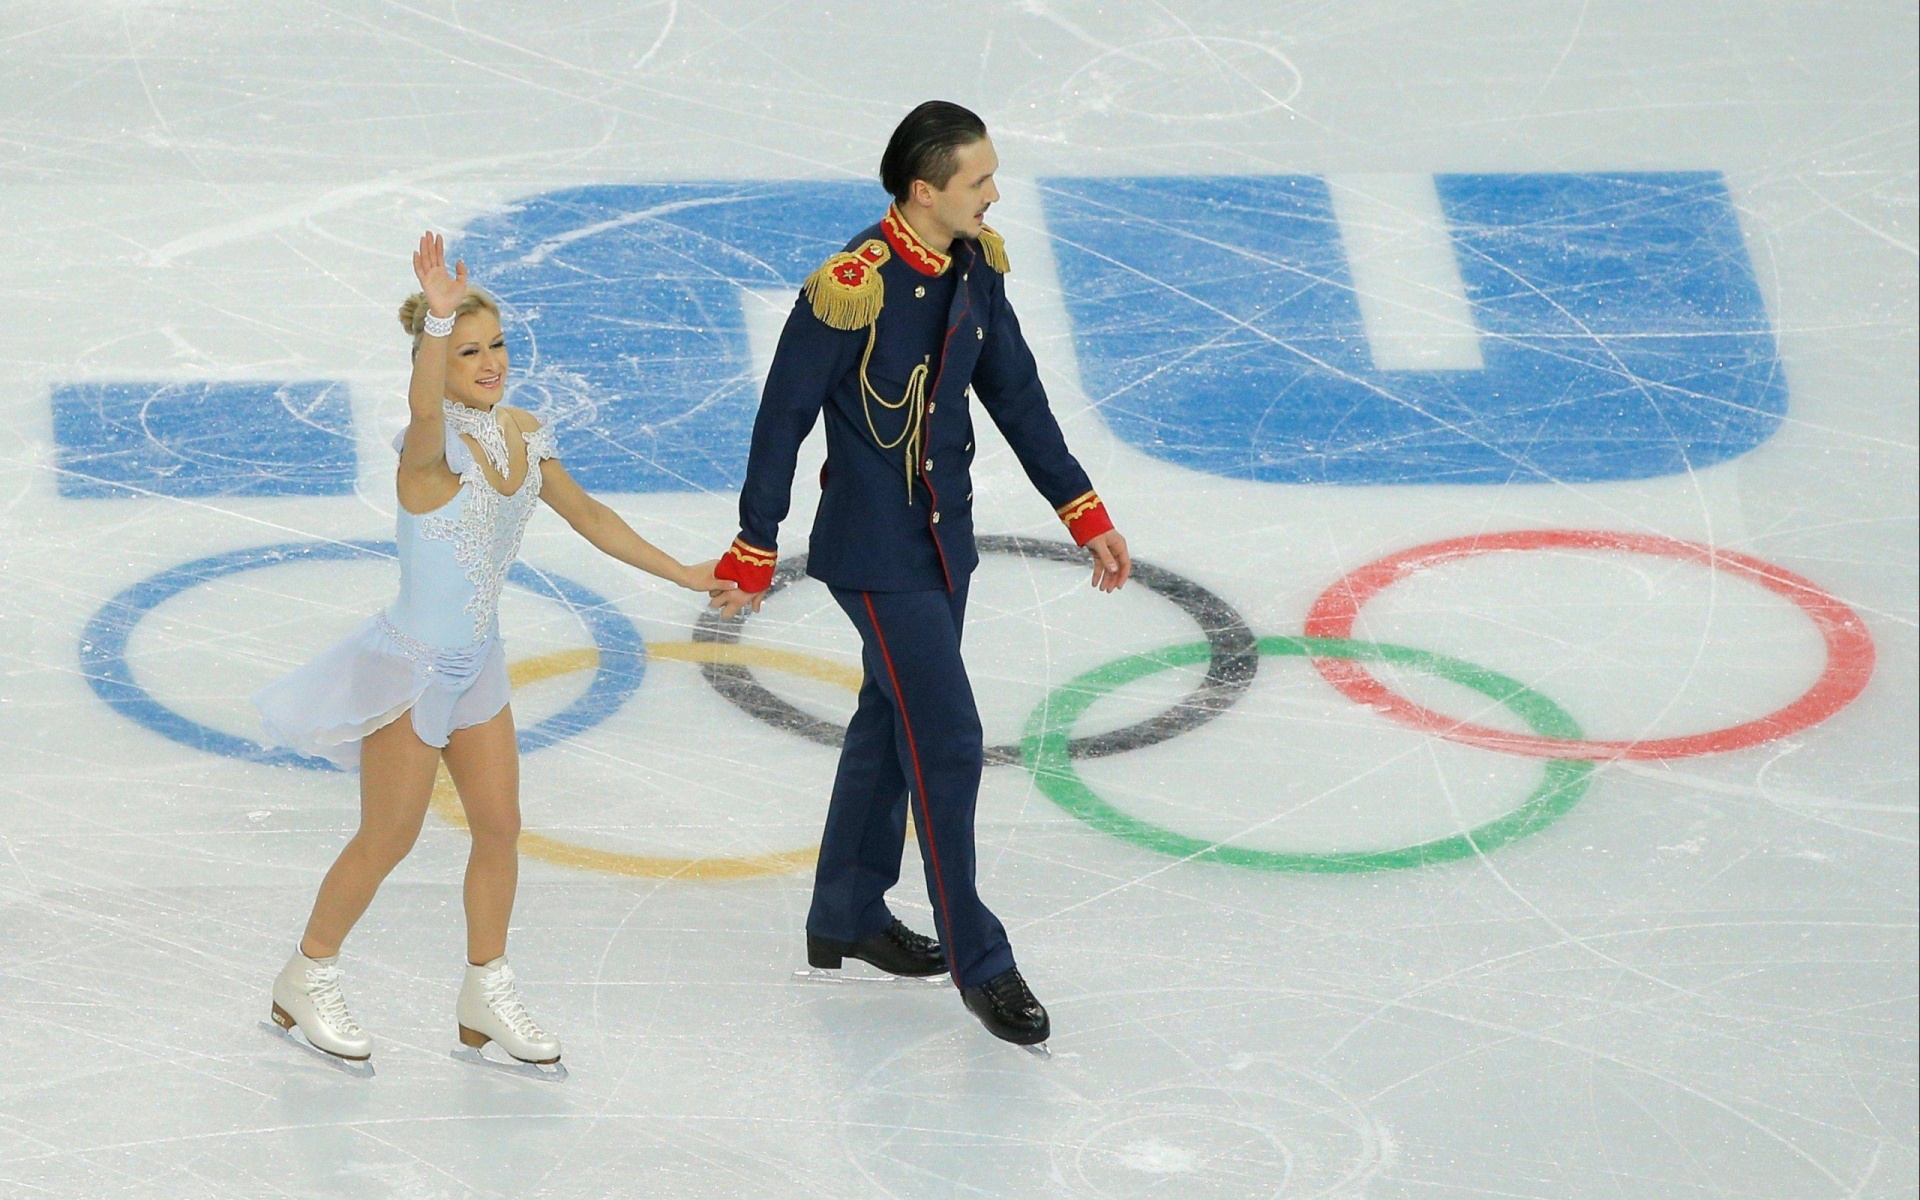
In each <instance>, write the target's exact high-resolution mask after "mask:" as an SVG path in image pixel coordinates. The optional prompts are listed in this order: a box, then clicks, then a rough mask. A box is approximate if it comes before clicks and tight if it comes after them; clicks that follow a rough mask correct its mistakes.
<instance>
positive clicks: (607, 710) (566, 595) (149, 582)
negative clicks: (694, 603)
mask: <svg viewBox="0 0 1920 1200" xmlns="http://www.w3.org/2000/svg"><path fill="white" fill-rule="evenodd" d="M396 553H397V551H396V549H395V547H394V544H393V543H392V542H286V543H283V544H281V545H277V546H255V547H253V548H251V549H247V550H234V551H231V552H230V553H227V554H216V555H213V556H212V557H210V558H199V559H195V560H194V561H192V562H189V563H182V564H180V565H179V566H177V567H173V568H171V569H169V570H166V571H162V572H161V573H160V574H158V575H154V576H152V577H150V578H147V579H144V580H142V581H140V582H139V583H136V584H134V585H133V586H132V587H129V588H127V589H126V590H124V591H122V592H121V593H120V594H119V595H117V596H115V597H114V598H113V599H111V600H109V601H107V602H106V603H105V604H104V605H102V606H101V608H100V611H99V612H97V613H95V614H94V615H93V619H92V620H91V621H88V622H87V627H86V630H85V631H84V632H83V633H82V634H81V635H80V667H81V671H82V673H84V674H85V675H86V677H87V682H88V684H90V685H91V686H92V687H93V690H94V694H95V695H97V696H99V697H100V698H101V699H102V700H105V701H106V702H107V704H108V705H110V706H111V707H112V708H113V710H114V711H115V712H118V713H119V714H120V715H121V716H123V717H126V718H127V719H128V720H131V721H134V722H136V723H138V724H140V725H144V726H145V727H147V728H148V729H151V730H152V731H153V732H155V733H157V734H159V735H160V736H161V737H164V738H167V739H169V740H171V741H175V742H179V743H180V744H181V745H183V746H191V747H193V748H194V749H195V750H205V751H208V752H210V753H213V754H221V755H225V756H226V757H228V758H237V759H240V760H242V761H244V762H257V763H265V764H267V765H269V766H277V767H305V768H307V769H309V770H316V771H334V770H338V769H339V768H337V767H335V766H334V765H333V764H332V763H330V762H328V761H326V760H325V759H322V758H310V757H308V756H307V755H304V754H296V753H295V752H293V751H292V750H287V749H283V748H269V747H266V746H262V745H261V744H259V743H258V742H254V741H249V740H248V739H246V738H243V737H236V736H235V735H233V734H230V733H222V732H221V731H220V730H218V729H214V728H211V727H210V726H206V725H202V724H200V723H199V722H198V721H193V720H189V719H188V718H186V717H184V716H182V715H180V714H179V713H177V712H175V711H174V710H173V709H171V708H168V707H167V706H166V705H165V704H162V703H161V702H160V701H159V700H157V699H155V698H154V696H153V694H152V693H151V692H149V691H147V689H146V688H144V687H141V686H140V684H139V682H138V681H137V680H135V679H134V677H133V666H132V664H130V663H129V662H128V661H127V643H128V641H129V640H130V639H131V638H132V637H133V631H134V630H135V629H136V628H138V627H139V625H140V622H141V621H142V620H144V619H145V618H146V616H147V614H148V613H150V612H152V611H153V610H154V609H156V608H158V607H159V606H160V605H161V604H164V603H165V602H166V601H168V600H170V599H172V598H173V597H175V596H178V595H180V594H181V593H182V592H186V591H188V590H190V589H192V588H196V587H198V586H200V585H201V584H203V583H210V582H212V581H213V580H215V579H221V578H224V577H225V576H228V575H238V574H240V573H241V572H243V571H253V570H257V569H259V568H261V567H276V566H280V565H281V564H283V563H290V562H299V561H303V560H317V561H331V560H341V559H345V560H355V561H357V560H361V559H370V558H371V559H391V558H393V557H394V555H395V554H396ZM507 579H508V581H509V582H511V583H513V584H514V585H515V586H517V587H521V588H524V589H526V590H527V591H529V592H532V593H533V594H535V595H536V596H545V597H547V598H548V599H550V600H555V601H558V602H559V603H561V604H564V605H565V606H566V607H567V609H568V610H569V611H571V612H572V613H573V615H574V616H576V617H578V618H579V619H580V622H581V624H583V625H585V626H586V627H587V631H588V633H590V634H591V635H592V636H593V644H594V649H596V650H597V651H599V654H600V664H599V666H598V667H596V668H595V670H594V673H593V679H592V681H591V682H590V683H589V684H588V685H587V690H586V692H585V693H583V694H582V695H581V696H580V698H579V699H577V700H575V701H574V702H573V703H572V704H569V705H568V706H567V707H566V708H564V709H562V710H561V711H560V712H557V713H555V714H554V715H552V716H550V717H548V718H547V719H546V720H544V721H541V722H539V723H538V724H536V725H533V726H530V727H529V728H526V729H523V730H521V731H520V752H521V753H522V754H526V753H529V752H531V751H534V750H539V749H541V748H542V747H545V746H551V745H553V744H554V743H555V742H558V741H561V740H563V739H565V738H570V737H574V736H576V735H578V734H580V733H584V732H585V731H587V730H589V729H591V728H593V727H594V726H595V725H598V724H600V723H601V722H602V721H604V720H606V719H607V718H608V717H610V716H612V715H613V714H614V713H615V712H616V711H617V710H618V709H619V708H620V706H621V705H623V704H625V703H626V702H627V700H628V698H629V697H631V696H632V695H633V693H634V692H635V690H637V689H638V688H639V686H640V679H641V677H642V676H643V675H645V674H646V667H647V646H646V642H645V641H644V640H643V639H642V638H641V636H640V631H639V630H638V629H637V628H635V627H634V624H633V622H632V620H631V619H629V618H628V617H627V616H626V614H624V613H622V612H621V611H620V610H619V609H617V608H615V607H614V606H613V604H612V603H611V602H610V601H608V600H607V599H606V598H604V597H602V596H600V595H599V594H598V593H596V592H594V591H593V590H592V589H590V588H587V587H585V586H583V585H581V584H578V583H575V582H573V581H572V580H570V579H566V578H564V577H561V576H558V575H551V574H548V573H546V572H543V571H536V570H534V569H533V568H532V567H529V566H527V565H526V564H525V563H515V564H513V569H512V570H511V571H510V572H508V574H507Z"/></svg>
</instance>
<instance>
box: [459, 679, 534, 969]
mask: <svg viewBox="0 0 1920 1200" xmlns="http://www.w3.org/2000/svg"><path fill="white" fill-rule="evenodd" d="M446 760H447V770H448V772H449V773H451V774H452V775H453V784H454V786H455V787H456V788H458V789H459V790H460V806H461V807H462V808H464V809H466V811H467V828H468V829H469V830H470V831H471V832H472V833H473V849H472V850H470V851H469V852H468V854H467V885H466V893H465V898H466V908H467V961H468V962H470V963H472V964H473V965H474V966H476V967H477V966H484V965H485V964H487V963H489V962H492V961H493V960H494V959H496V958H499V957H500V956H501V955H502V954H505V953H506V952H507V924H508V922H509V921H511V920H512V919H513V894H514V889H515V888H517V887H518V886H519V883H520V747H519V745H518V743H517V742H516V741H515V740H514V732H513V710H512V709H511V708H503V709H501V710H500V715H498V716H496V717H494V718H493V719H492V720H490V721H486V722H484V723H482V724H479V725H472V726H469V727H467V728H466V729H460V730H456V731H455V732H454V734H453V738H452V740H450V741H449V742H448V743H447V749H446Z"/></svg>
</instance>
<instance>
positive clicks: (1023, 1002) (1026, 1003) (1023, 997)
mask: <svg viewBox="0 0 1920 1200" xmlns="http://www.w3.org/2000/svg"><path fill="white" fill-rule="evenodd" d="M981 987H982V988H983V989H984V990H985V991H986V993H987V995H989V996H992V997H993V998H994V1000H996V1001H998V1002H999V1004H1000V1007H1002V1008H1004V1009H1008V1010H1010V1011H1013V1012H1027V1011H1031V1010H1032V1009H1036V1008H1039V1007H1040V1001H1039V1000H1038V999H1036V998H1035V997H1034V994H1033V991H1032V989H1030V988H1029V987H1027V981H1026V980H1025V979H1023V978H1021V976H1020V972H1018V971H1005V972H1002V973H1001V974H999V975H996V976H994V977H993V978H992V979H989V980H987V982H986V983H984V984H982V985H981Z"/></svg>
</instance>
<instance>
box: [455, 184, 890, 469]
mask: <svg viewBox="0 0 1920 1200" xmlns="http://www.w3.org/2000/svg"><path fill="white" fill-rule="evenodd" d="M886 203H887V198H886V194H885V193H884V192H883V191H882V190H881V189H880V188H879V186H878V185H876V184H873V183H861V182H815V183H804V182H803V183H793V182H774V183H743V182H739V181H733V182H723V183H673V184H649V185H620V186H604V187H598V186H597V187H582V188H574V189H571V190H567V191H559V192H549V193H547V194H545V195H541V196H536V197H534V198H533V199H531V200H527V201H524V202H522V203H520V204H517V205H515V206H514V207H513V208H512V209H510V210H508V211H507V212H505V213H502V214H499V215H496V216H490V217H487V218H485V219H483V220H479V221H476V222H475V223H474V224H473V225H471V226H470V227H469V228H468V229H467V230H466V232H465V234H464V235H463V236H462V237H461V238H460V239H459V244H458V246H457V250H458V253H459V254H460V255H461V256H462V257H464V258H465V259H466V261H467V264H468V266H469V267H470V268H471V269H472V270H473V274H474V277H475V279H476V280H477V281H479V282H480V283H482V284H483V285H484V286H486V287H488V288H489V289H491V290H492V291H493V292H494V293H495V294H496V295H498V296H499V297H500V299H501V300H502V301H504V302H505V306H506V309H507V313H506V316H507V334H508V339H509V348H510V350H511V351H512V353H513V356H514V367H515V373H516V374H517V375H518V376H519V380H518V382H517V384H516V388H517V390H516V392H515V396H516V397H517V400H516V402H517V403H519V404H521V405H523V406H525V407H529V408H533V409H536V410H540V411H543V412H544V413H545V414H546V415H548V416H549V417H551V418H552V419H553V421H554V427H555V430H556V432H557V434H558V437H559V439H560V451H561V458H562V460H563V461H564V462H565V463H566V464H567V470H568V471H570V472H571V473H572V474H573V475H574V477H575V478H577V479H579V480H580V482H581V483H582V484H584V485H585V486H586V487H588V488H590V489H599V490H606V491H620V492H672V491H722V492H725V491H733V490H735V489H737V488H738V487H739V486H740V482H741V479H742V477H743V476H744V474H745V472H746V461H747V443H748V440H749V438H750V437H751V435H752V432H753V418H754V413H755V412H756V411H757V409H758V407H759V402H760V396H759V391H758V387H757V385H756V382H755V380H754V377H753V371H752V363H751V361H750V357H749V352H748V340H747V324H746V312H745V309H744V307H743V305H742V299H743V297H742V295H741V289H743V288H753V289H784V290H786V291H788V292H790V293H792V292H796V291H797V289H798V288H799V286H800V283H801V281H802V280H804V279H805V278H806V277H807V275H808V274H809V273H811V272H812V271H813V269H814V268H816V267H818V266H819V265H820V264H821V262H823V261H824V260H825V259H826V257H827V256H828V255H829V254H832V253H834V252H835V251H837V250H839V249H840V248H841V247H842V246H843V245H845V244H846V241H847V239H848V238H849V237H851V236H852V235H853V234H855V233H856V232H858V231H859V230H861V229H864V228H865V227H867V226H868V225H871V224H873V223H874V222H875V221H876V220H878V219H879V217H880V214H881V213H882V212H884V211H885V210H886ZM787 302H789V303H790V302H791V296H789V297H788V299H787Z"/></svg>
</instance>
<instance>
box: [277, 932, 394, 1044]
mask: <svg viewBox="0 0 1920 1200" xmlns="http://www.w3.org/2000/svg"><path fill="white" fill-rule="evenodd" d="M339 962H340V956H339V955H337V954H336V955H334V956H333V957H331V958H308V957H307V956H306V955H305V954H302V953H301V952H300V951H299V950H297V949H296V950H295V951H294V952H293V957H292V958H290V959H288V960H287V965H286V966H284V967H282V968H280V974H279V975H278V976H277V977H275V979H274V981H273V1023H274V1024H275V1025H277V1026H279V1027H280V1029H282V1030H284V1031H286V1034H287V1035H288V1036H289V1037H291V1035H292V1033H293V1031H294V1030H296V1029H297V1030H299V1031H300V1036H301V1038H302V1039H304V1044H305V1045H306V1046H308V1047H310V1048H311V1049H314V1050H317V1051H319V1052H320V1053H321V1054H323V1055H331V1056H332V1057H333V1058H335V1059H339V1060H342V1065H343V1066H347V1065H353V1066H358V1067H360V1068H361V1070H359V1071H356V1072H355V1073H356V1074H358V1073H366V1074H371V1073H372V1071H373V1067H372V1065H371V1064H370V1063H369V1062H368V1060H369V1059H370V1058H371V1057H372V1056H373V1038H371V1037H369V1036H368V1035H367V1033H366V1031H364V1030H362V1029H361V1028H360V1025H359V1022H357V1021H355V1020H354V1019H353V1014H352V1013H351V1012H349V1011H348V1010H347V998H346V996H345V995H343V994H342V993H341V991H340V966H339Z"/></svg>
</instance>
